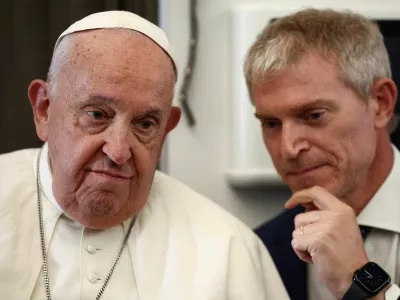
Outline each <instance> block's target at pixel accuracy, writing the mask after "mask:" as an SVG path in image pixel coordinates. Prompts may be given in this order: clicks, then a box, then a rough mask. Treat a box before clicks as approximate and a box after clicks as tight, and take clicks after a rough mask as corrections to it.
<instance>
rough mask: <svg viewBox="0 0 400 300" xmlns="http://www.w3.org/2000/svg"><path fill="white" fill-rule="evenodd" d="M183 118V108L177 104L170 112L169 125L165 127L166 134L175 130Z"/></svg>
mask: <svg viewBox="0 0 400 300" xmlns="http://www.w3.org/2000/svg"><path fill="white" fill-rule="evenodd" d="M180 119H181V109H180V108H179V107H177V106H173V107H171V112H170V114H169V119H168V121H167V127H166V129H165V135H167V134H168V133H169V132H170V131H171V130H173V129H174V128H175V127H176V126H177V125H178V123H179V120H180Z"/></svg>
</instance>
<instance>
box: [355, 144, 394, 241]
mask: <svg viewBox="0 0 400 300" xmlns="http://www.w3.org/2000/svg"><path fill="white" fill-rule="evenodd" d="M392 148H393V155H394V163H393V168H392V170H391V171H390V173H389V176H388V177H387V178H386V180H385V181H384V183H383V184H382V186H381V187H380V188H379V189H378V191H377V192H376V193H375V195H374V196H373V197H372V199H371V201H369V202H368V204H367V206H366V207H365V208H364V209H363V210H362V211H361V213H360V214H359V215H358V217H357V220H358V223H359V224H360V225H365V226H371V227H374V228H380V229H384V230H389V231H394V232H398V233H400V218H399V213H400V187H399V178H400V152H399V150H397V148H396V147H395V146H393V145H392Z"/></svg>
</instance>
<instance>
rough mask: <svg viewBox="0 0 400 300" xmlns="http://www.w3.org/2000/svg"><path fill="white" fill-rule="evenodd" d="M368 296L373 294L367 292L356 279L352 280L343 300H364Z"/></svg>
mask: <svg viewBox="0 0 400 300" xmlns="http://www.w3.org/2000/svg"><path fill="white" fill-rule="evenodd" d="M368 297H371V295H369V294H367V293H366V292H365V291H363V289H362V288H360V287H359V286H358V285H357V284H356V283H355V282H354V281H352V283H351V286H350V288H349V289H348V290H347V292H346V294H344V296H343V298H342V300H363V299H366V298H368Z"/></svg>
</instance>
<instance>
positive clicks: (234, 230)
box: [0, 145, 289, 300]
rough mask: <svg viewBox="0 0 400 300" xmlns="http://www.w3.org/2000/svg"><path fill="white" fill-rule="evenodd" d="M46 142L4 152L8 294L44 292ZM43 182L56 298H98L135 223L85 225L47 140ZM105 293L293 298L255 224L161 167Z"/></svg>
mask: <svg viewBox="0 0 400 300" xmlns="http://www.w3.org/2000/svg"><path fill="white" fill-rule="evenodd" d="M37 154H38V149H29V150H21V151H17V152H13V153H9V154H3V155H0V299H1V300H3V299H4V300H14V299H15V300H29V299H30V300H42V299H43V300H44V299H46V295H45V289H44V287H45V285H44V280H43V270H42V257H41V248H40V235H39V223H38V211H37V197H36V175H35V163H36V159H37ZM40 174H41V185H42V190H43V193H42V203H43V217H44V226H45V235H46V236H45V239H46V245H47V257H48V265H49V278H50V288H51V295H52V300H57V299H68V300H75V299H82V300H89V299H90V300H92V299H95V298H96V295H97V293H98V292H99V290H100V287H101V286H102V284H103V282H104V278H105V277H106V276H107V275H108V273H109V271H110V268H111V266H112V264H113V263H114V261H115V259H116V256H117V254H118V251H119V249H120V247H121V244H122V241H123V238H124V235H125V233H126V230H127V228H128V225H129V221H130V220H127V221H126V222H124V223H123V224H121V225H119V226H116V227H114V228H110V229H107V230H93V229H89V228H84V227H82V226H81V225H80V224H78V223H77V222H75V221H73V220H71V219H70V218H69V217H68V216H66V215H65V214H64V213H63V211H62V210H61V209H60V208H59V206H58V205H57V202H56V201H55V199H54V196H53V193H52V176H51V172H50V168H49V164H48V153H47V147H46V145H45V147H44V150H43V152H42V158H41V165H40ZM101 299H104V300H111V299H112V300H125V299H126V300H137V299H140V300H153V299H160V300H161V299H162V300H165V299H173V300H180V299H182V300H190V299H199V300H200V299H201V300H211V299H212V300H222V299H227V300H228V299H229V300H235V299H248V300H267V299H271V300H286V299H289V297H288V295H287V293H286V291H285V288H284V286H283V284H282V282H281V279H280V277H279V275H278V272H277V270H276V268H275V266H274V263H273V262H272V259H271V257H270V255H269V253H268V252H267V250H266V249H265V247H264V246H263V244H262V243H261V242H260V240H259V239H258V238H257V237H256V236H255V235H254V234H253V232H252V231H251V230H250V229H248V228H247V227H246V226H244V225H243V224H242V223H241V222H240V221H239V220H237V219H236V218H234V217H233V216H231V215H230V214H228V213H227V212H225V211H224V210H223V209H221V208H220V207H218V206H217V205H216V204H214V203H213V202H212V201H210V200H208V199H206V198H204V197H203V196H201V195H199V194H197V193H196V192H194V191H192V190H190V189H189V188H188V187H186V186H184V185H183V184H181V183H179V182H177V181H176V180H174V179H172V178H170V177H168V176H166V175H164V174H162V173H160V172H156V174H155V178H154V183H153V186H152V189H151V193H150V196H149V199H148V201H147V204H146V205H145V207H144V208H143V209H142V211H141V212H140V213H139V214H138V217H137V221H136V223H135V225H134V227H133V230H132V234H131V236H130V238H129V241H128V244H127V247H126V249H125V251H124V252H123V255H122V257H121V259H120V261H119V263H118V264H117V266H116V268H115V271H114V274H113V275H112V277H111V279H110V281H109V283H108V285H107V287H106V290H105V293H104V294H103V297H102V298H101Z"/></svg>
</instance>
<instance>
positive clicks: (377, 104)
mask: <svg viewBox="0 0 400 300" xmlns="http://www.w3.org/2000/svg"><path fill="white" fill-rule="evenodd" d="M371 95H372V99H371V100H370V103H369V105H370V106H371V107H370V108H371V109H372V113H373V115H374V120H375V121H374V123H375V127H376V128H377V129H378V128H384V127H387V126H388V124H389V121H390V119H391V118H392V115H393V112H394V109H395V107H396V100H397V87H396V84H395V83H394V81H393V80H392V79H390V78H384V79H380V80H378V81H376V82H375V83H374V85H373V86H372V89H371Z"/></svg>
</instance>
